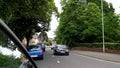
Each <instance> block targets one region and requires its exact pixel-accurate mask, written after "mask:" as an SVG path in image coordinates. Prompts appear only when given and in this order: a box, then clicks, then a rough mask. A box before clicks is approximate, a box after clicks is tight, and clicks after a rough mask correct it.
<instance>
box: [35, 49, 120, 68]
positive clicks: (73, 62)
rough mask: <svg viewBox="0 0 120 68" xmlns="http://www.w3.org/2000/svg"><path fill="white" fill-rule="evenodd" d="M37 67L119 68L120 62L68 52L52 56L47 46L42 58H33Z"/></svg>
mask: <svg viewBox="0 0 120 68" xmlns="http://www.w3.org/2000/svg"><path fill="white" fill-rule="evenodd" d="M35 62H36V64H37V66H38V68H120V63H113V62H109V61H104V60H100V59H95V58H91V57H87V56H82V55H79V54H77V53H74V52H70V55H69V56H62V55H57V56H54V55H53V54H52V51H51V50H50V49H49V48H48V49H47V51H46V52H45V54H44V60H35Z"/></svg>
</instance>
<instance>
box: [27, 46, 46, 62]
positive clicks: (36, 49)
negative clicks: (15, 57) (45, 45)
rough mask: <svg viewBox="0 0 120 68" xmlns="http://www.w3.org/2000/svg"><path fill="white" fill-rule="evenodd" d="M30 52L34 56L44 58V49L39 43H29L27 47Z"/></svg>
mask: <svg viewBox="0 0 120 68" xmlns="http://www.w3.org/2000/svg"><path fill="white" fill-rule="evenodd" d="M27 50H28V53H29V54H30V56H31V57H32V58H39V59H42V60H43V58H44V57H43V50H42V48H41V47H40V46H38V45H29V46H28V47H27Z"/></svg>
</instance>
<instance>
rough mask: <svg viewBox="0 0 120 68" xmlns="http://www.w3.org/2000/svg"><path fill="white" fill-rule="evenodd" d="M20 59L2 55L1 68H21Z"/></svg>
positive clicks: (0, 57) (0, 55)
mask: <svg viewBox="0 0 120 68" xmlns="http://www.w3.org/2000/svg"><path fill="white" fill-rule="evenodd" d="M19 66H20V59H17V58H14V57H13V56H6V55H3V54H1V53H0V68H19Z"/></svg>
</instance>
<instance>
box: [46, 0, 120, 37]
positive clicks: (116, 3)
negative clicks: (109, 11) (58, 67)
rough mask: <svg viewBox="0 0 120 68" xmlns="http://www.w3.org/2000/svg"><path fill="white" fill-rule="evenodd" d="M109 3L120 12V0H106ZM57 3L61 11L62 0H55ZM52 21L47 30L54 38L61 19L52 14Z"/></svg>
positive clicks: (49, 35)
mask: <svg viewBox="0 0 120 68" xmlns="http://www.w3.org/2000/svg"><path fill="white" fill-rule="evenodd" d="M106 1H107V2H108V3H112V4H113V7H114V8H115V13H116V14H120V0H106ZM54 2H55V5H56V6H57V7H58V11H59V12H61V11H62V8H61V5H60V0H54ZM51 19H52V20H51V22H50V29H51V30H50V31H49V32H47V34H48V37H49V38H54V37H55V33H54V32H55V31H56V29H57V27H58V25H59V21H58V20H57V18H56V17H55V15H52V17H51Z"/></svg>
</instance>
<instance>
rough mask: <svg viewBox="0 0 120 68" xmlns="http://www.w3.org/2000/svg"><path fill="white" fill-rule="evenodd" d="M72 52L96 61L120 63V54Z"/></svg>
mask: <svg viewBox="0 0 120 68" xmlns="http://www.w3.org/2000/svg"><path fill="white" fill-rule="evenodd" d="M72 52H74V53H77V54H80V55H83V56H88V57H92V58H96V59H101V60H105V61H111V62H116V63H120V54H111V53H102V52H92V51H80V50H73V51H72Z"/></svg>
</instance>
